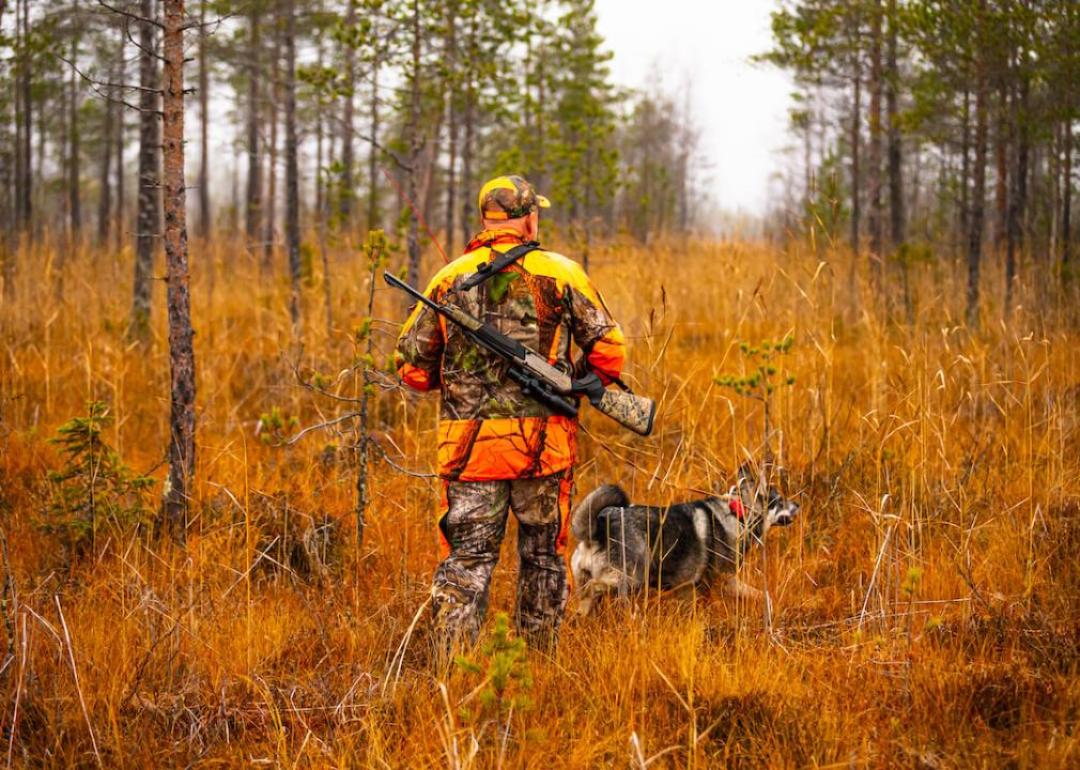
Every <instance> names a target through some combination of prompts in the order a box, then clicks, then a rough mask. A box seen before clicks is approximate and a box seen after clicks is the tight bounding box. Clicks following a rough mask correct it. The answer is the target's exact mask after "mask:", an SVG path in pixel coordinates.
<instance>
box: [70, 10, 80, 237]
mask: <svg viewBox="0 0 1080 770" xmlns="http://www.w3.org/2000/svg"><path fill="white" fill-rule="evenodd" d="M74 13H75V15H78V13H79V2H78V0H75V6H74ZM75 27H76V29H78V27H79V22H78V20H76V24H75ZM71 61H72V67H71V86H70V94H69V97H68V128H69V130H70V145H69V149H68V215H69V216H70V227H71V245H72V247H74V246H75V244H77V243H78V240H79V233H80V231H81V230H82V205H81V198H82V196H80V194H79V177H80V175H81V174H80V168H79V155H80V149H81V148H80V146H79V145H80V140H81V137H80V135H79V80H78V78H79V76H78V73H76V72H75V65H76V64H77V63H78V61H79V35H78V33H76V34H75V35H74V36H73V37H72V38H71Z"/></svg>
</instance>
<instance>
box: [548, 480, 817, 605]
mask: <svg viewBox="0 0 1080 770" xmlns="http://www.w3.org/2000/svg"><path fill="white" fill-rule="evenodd" d="M798 512H799V504H798V503H795V502H793V501H791V500H788V499H785V498H784V497H782V496H781V495H780V493H779V492H777V490H776V489H774V488H773V487H768V489H766V488H765V486H764V485H763V484H762V483H760V481H759V480H758V478H757V476H756V474H754V472H753V471H752V470H751V469H750V468H749V467H748V466H743V467H742V468H740V469H739V477H738V483H737V484H736V485H735V486H733V487H732V488H731V490H730V491H729V492H728V493H727V494H726V495H719V496H716V497H707V498H705V499H703V500H695V501H692V502H687V503H678V504H676V505H672V506H670V507H668V508H657V507H653V506H645V505H631V503H630V498H629V497H628V496H627V494H626V492H624V491H623V490H622V489H621V488H620V487H618V486H616V485H614V484H605V485H604V486H601V487H597V488H596V489H594V490H593V491H592V492H590V493H589V494H588V495H587V496H586V497H585V499H584V500H582V501H581V503H580V504H579V505H578V506H577V508H575V509H574V516H573V520H572V522H571V528H572V530H573V532H574V536H575V537H576V538H577V540H578V544H577V547H576V548H575V549H574V554H573V556H572V557H571V560H570V567H571V569H572V570H573V573H574V584H575V585H576V586H577V588H578V591H579V593H580V599H579V601H578V612H579V613H582V614H588V613H589V612H590V611H591V610H592V607H593V604H594V603H595V602H596V601H597V599H599V598H601V597H602V596H604V595H605V594H608V593H615V594H616V595H618V596H627V595H629V594H630V593H632V592H634V591H638V590H640V589H642V588H643V587H644V586H645V585H651V586H653V587H657V588H661V589H667V588H675V587H678V586H683V585H702V584H706V583H711V582H713V581H714V580H715V579H716V578H718V577H722V578H723V580H724V585H723V588H724V590H725V591H726V592H727V593H729V594H730V595H733V596H738V597H742V598H751V599H758V598H761V591H759V590H758V589H756V588H754V587H752V586H749V585H747V584H746V583H743V582H742V581H741V580H739V579H738V577H737V576H736V567H737V566H738V564H739V561H740V560H741V559H742V557H743V556H744V555H745V553H746V551H747V549H748V548H749V547H750V545H751V544H752V543H755V542H757V543H760V542H764V539H765V534H766V532H768V530H769V528H770V527H772V526H774V525H775V526H786V525H788V524H791V523H792V522H793V521H794V520H795V516H796V515H797V514H798Z"/></svg>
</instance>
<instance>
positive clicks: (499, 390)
mask: <svg viewBox="0 0 1080 770" xmlns="http://www.w3.org/2000/svg"><path fill="white" fill-rule="evenodd" d="M522 241H523V239H522V237H521V236H520V235H519V234H517V233H515V232H512V231H500V230H488V231H485V232H483V233H481V234H480V235H479V236H477V238H475V239H474V240H473V242H472V243H470V245H469V247H468V248H467V249H466V253H465V254H464V255H463V256H462V257H459V258H458V259H456V260H454V261H453V262H452V263H450V264H449V265H447V266H446V267H444V268H443V269H442V270H440V271H439V273H438V274H436V276H435V277H434V279H432V281H431V283H430V284H429V286H428V288H427V291H426V292H425V293H426V294H427V295H428V296H429V297H432V298H433V299H435V300H437V301H440V302H447V301H449V302H451V303H453V304H455V305H457V306H459V307H460V308H462V309H463V310H465V311H466V312H467V313H469V314H470V315H472V316H474V317H476V318H479V319H481V320H483V321H484V322H486V323H489V324H491V325H492V326H493V327H494V328H496V329H497V330H498V331H500V332H502V333H503V334H505V335H506V336H508V337H511V338H512V339H514V340H516V341H518V342H520V343H522V344H523V345H525V346H527V347H529V348H531V349H532V350H535V351H537V352H538V353H540V354H541V355H544V356H546V357H547V359H548V362H549V363H550V364H552V365H554V366H556V367H559V368H562V369H564V370H565V371H568V372H569V371H570V369H571V366H572V365H573V361H572V358H571V355H572V345H571V343H574V344H576V345H577V347H579V348H580V349H581V350H582V351H584V353H585V354H586V357H587V362H588V365H589V366H590V367H591V368H592V369H593V370H595V371H597V372H598V373H599V374H600V375H601V376H602V377H604V376H611V377H614V376H617V375H618V373H619V371H620V370H621V368H622V362H623V338H622V332H621V331H620V330H619V327H618V325H617V324H616V323H615V321H614V320H613V319H612V318H611V315H610V314H609V313H608V311H607V308H606V307H605V306H604V303H603V300H602V299H601V298H600V296H599V294H598V293H597V291H596V290H595V289H594V288H593V286H592V284H591V283H590V282H589V279H588V278H587V276H586V275H585V272H584V271H583V270H582V269H581V268H580V267H579V266H578V265H577V264H576V263H575V262H573V261H571V260H569V259H567V258H566V257H563V256H561V255H559V254H555V253H553V252H549V251H544V250H541V249H538V250H535V251H531V252H529V253H528V254H526V255H525V256H524V257H523V258H522V259H520V260H519V261H517V262H515V263H514V264H512V265H510V266H509V267H507V268H506V269H505V270H503V271H502V272H500V273H497V274H495V275H492V276H491V277H489V278H488V279H487V280H486V281H485V282H484V283H482V284H480V285H479V286H477V287H475V288H472V289H468V290H465V291H460V290H459V287H460V286H461V284H462V282H463V281H464V280H465V279H467V278H469V277H470V276H472V275H474V274H475V273H476V272H477V269H478V268H479V267H480V266H481V265H483V264H485V263H487V262H489V261H490V260H491V259H493V258H494V257H495V256H497V255H498V254H499V253H504V252H506V251H507V250H509V249H511V248H513V247H514V246H517V245H519V244H520V243H522ZM398 351H399V358H398V365H399V370H400V372H401V376H402V378H403V379H404V380H405V382H406V383H408V384H409V385H411V386H413V387H416V388H418V389H422V390H426V389H433V388H434V387H440V389H441V393H442V413H441V419H440V430H439V472H440V475H442V476H443V477H444V478H455V479H461V480H472V481H479V480H490V479H508V478H534V477H539V476H547V475H550V474H552V473H557V472H559V471H562V470H565V469H566V468H568V467H570V466H571V465H572V464H573V461H574V455H575V449H576V440H575V429H576V423H575V421H574V420H572V419H571V418H567V417H563V416H561V415H555V414H552V413H551V412H550V410H548V409H547V408H546V407H544V406H543V405H541V404H540V403H539V402H537V401H536V400H534V399H532V398H530V397H528V396H526V395H525V394H524V393H522V390H521V388H520V387H519V386H518V385H517V384H515V383H514V382H512V381H511V380H510V379H509V378H508V377H507V376H506V363H505V362H504V361H502V360H500V359H498V358H497V357H495V356H493V355H491V354H490V353H488V352H486V351H484V350H483V349H481V348H478V347H477V346H476V345H474V344H473V343H471V342H470V341H469V340H468V339H466V338H465V336H464V335H463V334H462V332H461V330H460V329H458V328H457V327H455V326H454V325H453V324H450V325H447V324H446V323H445V322H442V321H441V320H440V319H439V318H437V317H436V315H435V314H434V313H432V312H431V311H430V310H427V309H424V308H422V307H418V308H417V309H416V310H414V312H413V313H412V315H411V316H410V317H409V320H408V321H407V322H406V326H405V330H404V331H403V333H402V338H401V341H400V342H399V345H398Z"/></svg>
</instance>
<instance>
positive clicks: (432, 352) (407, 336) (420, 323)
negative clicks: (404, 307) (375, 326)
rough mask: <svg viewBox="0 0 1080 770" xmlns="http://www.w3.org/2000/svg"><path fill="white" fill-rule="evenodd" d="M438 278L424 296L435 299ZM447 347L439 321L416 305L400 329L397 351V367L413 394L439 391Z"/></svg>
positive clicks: (432, 313) (395, 355) (434, 315)
mask: <svg viewBox="0 0 1080 770" xmlns="http://www.w3.org/2000/svg"><path fill="white" fill-rule="evenodd" d="M437 278H438V276H436V280H433V281H432V282H431V284H430V285H429V286H428V288H427V291H425V292H424V294H425V295H426V296H428V297H431V298H433V299H435V298H436V297H435V294H436V289H437V288H438V282H437ZM445 344H446V340H445V339H444V338H443V332H442V326H441V325H440V323H439V317H438V316H437V315H436V314H435V312H434V311H432V310H431V309H430V308H427V307H425V306H424V305H421V304H420V303H417V304H416V307H414V308H413V310H412V312H411V313H410V314H409V317H408V319H406V321H405V325H404V326H403V327H402V328H401V335H400V336H399V337H398V341H397V346H396V347H395V349H394V365H395V366H396V367H397V372H398V376H399V377H400V378H401V381H402V382H404V383H405V384H406V385H408V386H409V387H410V388H413V389H414V390H421V391H426V390H434V389H436V388H438V387H439V370H440V366H441V364H442V354H443V346H444V345H445Z"/></svg>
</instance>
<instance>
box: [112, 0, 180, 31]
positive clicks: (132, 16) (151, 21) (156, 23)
mask: <svg viewBox="0 0 1080 770" xmlns="http://www.w3.org/2000/svg"><path fill="white" fill-rule="evenodd" d="M97 2H98V5H100V6H101V7H102V8H104V9H105V10H107V11H112V12H113V13H118V14H120V15H121V16H124V17H126V18H128V19H131V20H132V21H137V22H139V23H140V24H153V25H154V26H155V27H157V28H158V29H160V30H164V29H165V25H164V24H162V23H161V22H160V21H158V20H157V19H148V18H146V17H145V16H140V15H139V14H137V13H132V12H131V11H125V10H124V9H123V8H117V7H116V6H114V5H110V4H109V3H106V2H105V0H97Z"/></svg>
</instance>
